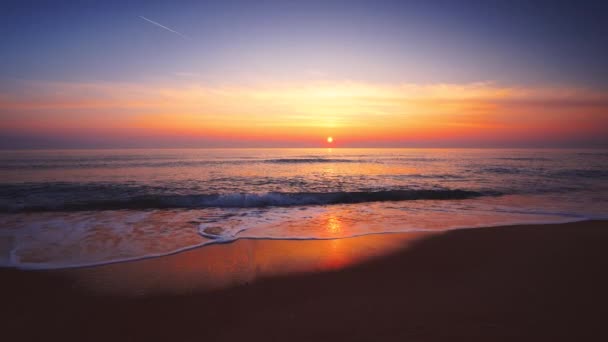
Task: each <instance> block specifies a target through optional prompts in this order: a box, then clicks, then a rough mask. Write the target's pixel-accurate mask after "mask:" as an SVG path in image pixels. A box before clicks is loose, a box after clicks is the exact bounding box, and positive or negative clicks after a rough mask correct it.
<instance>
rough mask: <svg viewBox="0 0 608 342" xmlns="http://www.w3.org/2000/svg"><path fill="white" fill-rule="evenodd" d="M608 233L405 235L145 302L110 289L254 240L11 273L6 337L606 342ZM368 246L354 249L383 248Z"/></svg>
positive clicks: (153, 295) (541, 228)
mask: <svg viewBox="0 0 608 342" xmlns="http://www.w3.org/2000/svg"><path fill="white" fill-rule="evenodd" d="M607 228H608V222H606V221H587V222H579V223H568V224H557V225H533V226H510V227H498V228H484V229H465V230H455V231H450V232H445V233H440V234H433V235H426V236H417V237H416V238H414V239H412V238H403V239H402V240H401V242H400V244H402V246H401V247H400V248H394V249H391V250H390V253H389V254H388V255H385V256H381V257H379V256H375V257H371V258H368V259H366V260H364V261H361V260H359V261H357V262H354V263H346V264H343V265H336V267H335V268H334V269H333V270H328V269H327V268H325V270H322V271H312V269H309V270H308V271H305V270H306V268H303V269H300V270H299V271H298V272H294V273H293V274H289V272H286V271H285V269H287V270H289V269H290V268H289V267H287V266H285V265H283V266H281V267H283V271H280V269H279V266H277V265H278V264H272V263H270V264H268V266H267V267H269V268H270V269H272V268H273V267H274V268H275V269H278V271H277V272H276V274H275V275H272V272H262V273H263V274H264V276H260V277H257V278H248V279H246V280H244V281H243V279H244V278H243V279H241V280H239V281H235V282H234V283H233V284H232V285H227V283H225V282H224V283H222V285H221V286H219V285H218V286H215V287H213V288H210V287H207V288H205V287H204V286H201V287H200V288H198V287H197V286H190V287H182V288H172V287H165V289H167V288H168V289H170V290H169V291H165V292H164V293H162V292H154V291H151V292H150V291H149V292H148V293H141V294H137V293H134V292H132V291H130V290H129V289H132V286H131V287H130V285H129V284H126V285H125V284H124V283H123V286H122V287H121V286H119V285H118V282H114V283H112V282H111V281H108V280H107V279H112V278H113V277H112V276H111V275H112V274H115V275H116V277H115V278H116V279H128V278H125V277H124V274H123V275H121V273H120V271H121V269H122V272H123V273H133V272H134V270H136V269H138V268H145V269H154V265H157V266H158V268H157V272H158V277H161V276H162V272H163V270H167V269H169V268H167V262H169V261H170V265H171V266H172V267H173V269H176V268H177V269H179V267H180V264H181V266H182V267H183V268H184V269H185V270H187V269H188V266H187V265H186V264H185V260H190V261H191V262H194V263H196V262H195V261H196V258H200V257H205V255H207V256H208V255H209V254H208V253H214V254H217V253H226V252H225V251H228V250H231V249H232V250H238V251H239V253H240V252H242V248H243V246H245V245H247V243H251V242H247V241H237V242H235V243H232V244H226V245H218V246H214V247H213V248H215V249H216V250H215V251H213V250H212V249H211V247H206V248H201V249H198V250H193V251H190V252H186V253H182V254H177V255H174V256H169V257H164V258H157V259H149V260H145V261H138V262H130V263H123V264H115V265H109V266H103V267H93V268H84V269H73V270H67V271H61V270H59V271H19V270H14V269H2V270H1V274H2V284H3V285H2V288H3V291H2V292H1V293H2V298H1V302H2V303H3V310H2V312H3V314H2V315H3V316H4V317H3V318H2V326H3V327H2V331H3V335H4V338H6V340H10V341H26V340H27V341H43V340H63V341H83V340H87V341H198V340H201V341H245V340H247V341H251V340H253V341H312V340H325V341H326V340H339V341H378V340H391V341H403V340H412V341H440V340H441V341H445V340H451V341H453V340H462V341H465V340H466V341H488V340H494V341H495V340H505V341H506V340H509V341H513V340H528V341H532V340H534V341H539V340H542V341H555V340H589V341H599V340H604V339H605V338H607V337H608V332H607V331H606V329H605V327H604V323H605V317H606V315H607V314H608V294H607V292H606V289H607V288H608V275H607V273H606V269H608V258H607V257H606V246H607V245H608V229H607ZM397 236H398V235H392V236H391V235H389V236H388V237H389V238H391V239H392V240H393V241H399V239H398V238H397ZM384 237H385V238H386V236H384ZM359 239H360V240H359V242H356V244H359V246H356V245H353V246H351V247H353V248H359V247H360V246H361V244H363V245H365V243H364V241H366V239H368V240H370V239H379V238H378V237H374V236H369V237H364V238H359ZM346 240H348V239H346ZM346 240H342V241H346ZM373 242H374V243H376V244H377V243H379V240H377V241H373ZM255 243H256V244H258V245H260V246H262V247H259V246H258V247H256V248H257V249H256V251H262V250H264V248H269V247H268V246H270V245H273V247H272V248H273V250H274V251H276V248H277V246H283V247H288V248H286V250H294V249H297V248H298V244H301V245H302V246H304V245H305V244H308V245H307V247H306V248H311V249H312V250H315V246H314V245H315V244H318V246H320V248H321V250H322V248H323V247H322V246H323V244H326V243H327V241H305V242H300V241H270V240H258V241H255ZM219 250H223V251H224V252H218V251H219ZM363 250H365V248H363ZM210 251H211V252H210ZM368 251H369V250H368ZM372 254H373V253H372ZM184 255H186V257H184ZM275 257H276V258H279V257H280V255H275ZM184 258H186V259H184ZM289 258H290V257H288V259H289ZM289 260H294V259H293V258H292V259H289ZM146 263H147V264H146ZM163 263H165V264H164V266H163ZM144 265H145V267H144ZM310 265H312V264H310ZM104 267H105V269H104ZM107 267H112V269H111V270H112V271H111V272H108V270H109V269H108V268H107ZM184 272H187V271H184ZM152 273H154V272H152ZM177 273H179V272H176V274H177ZM182 273H183V272H182ZM190 273H196V272H195V271H192V270H191V272H190ZM91 274H97V275H98V277H97V278H95V277H93V278H91ZM103 274H105V275H103ZM135 274H137V273H135ZM83 275H84V276H83ZM211 276H212V275H211V273H209V274H207V275H206V277H211ZM141 277H142V278H145V277H146V276H145V275H141ZM147 277H149V275H148V276H147ZM218 277H219V276H218ZM169 278H176V276H174V275H169ZM220 278H221V277H220ZM82 279H89V280H90V279H97V280H96V283H95V282H94V283H95V284H96V285H95V286H93V285H91V284H90V282H89V283H87V282H83V281H82ZM104 279H106V282H105V283H104ZM192 279H196V277H193V278H192ZM180 281H182V282H186V281H187V280H186V279H180ZM192 281H193V282H194V284H196V282H195V281H194V280H192ZM216 285H217V284H216ZM99 288H102V289H103V288H105V289H107V288H114V289H117V290H116V291H114V292H111V291H110V292H107V291H105V292H104V291H98V289H99ZM95 289H97V290H95ZM125 289H126V290H125ZM171 289H173V290H171Z"/></svg>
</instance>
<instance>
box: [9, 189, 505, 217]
mask: <svg viewBox="0 0 608 342" xmlns="http://www.w3.org/2000/svg"><path fill="white" fill-rule="evenodd" d="M497 194H498V193H495V192H494V193H481V192H477V191H469V190H461V189H428V190H425V189H423V190H381V191H350V192H349V191H345V192H295V193H286V192H269V193H259V194H257V193H230V194H192V195H172V194H166V195H163V194H155V195H141V196H132V197H123V198H120V199H95V198H89V197H87V198H73V197H68V198H61V197H58V198H55V199H50V198H43V199H36V198H31V199H30V200H29V201H18V202H13V201H6V202H4V203H0V211H1V212H23V211H83V210H120V209H169V208H188V209H192V208H257V207H260V208H261V207H287V206H307V205H327V204H351V203H365V202H383V201H408V200H457V199H468V198H474V197H479V196H484V195H497Z"/></svg>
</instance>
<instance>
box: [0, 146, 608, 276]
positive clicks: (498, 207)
mask: <svg viewBox="0 0 608 342" xmlns="http://www.w3.org/2000/svg"><path fill="white" fill-rule="evenodd" d="M591 218H608V151H606V150H505V149H496V150H493V149H480V150H475V149H176V150H166V149H163V150H55V151H51V150H49V151H2V152H0V265H2V266H15V267H22V268H58V267H73V266H84V265H95V264H103V263H109V262H116V261H123V260H132V259H138V258H145V257H151V256H160V255H165V254H169V253H174V252H177V251H180V250H185V249H189V248H193V247H197V246H202V245H205V244H211V243H218V242H227V241H232V240H234V239H239V238H268V239H335V238H345V237H352V236H358V235H365V234H377V233H392V232H410V231H427V230H448V229H455V228H474V227H484V226H496V225H506V224H514V223H549V222H566V221H575V220H583V219H591Z"/></svg>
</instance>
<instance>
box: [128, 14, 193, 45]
mask: <svg viewBox="0 0 608 342" xmlns="http://www.w3.org/2000/svg"><path fill="white" fill-rule="evenodd" d="M139 17H140V18H141V19H143V20H145V21H147V22H149V23H151V24H154V25H156V26H158V27H160V28H163V29H165V30H167V31H169V32H173V33H175V34H177V35H179V36H180V37H182V38H184V39H188V40H189V39H190V37H188V36H186V35H184V34H182V33H179V32H177V31H175V30H174V29H171V28H169V27H167V26H165V25H163V24H160V23H157V22H156V21H154V20H150V19H148V18H146V17H144V16H141V15H140V16H139Z"/></svg>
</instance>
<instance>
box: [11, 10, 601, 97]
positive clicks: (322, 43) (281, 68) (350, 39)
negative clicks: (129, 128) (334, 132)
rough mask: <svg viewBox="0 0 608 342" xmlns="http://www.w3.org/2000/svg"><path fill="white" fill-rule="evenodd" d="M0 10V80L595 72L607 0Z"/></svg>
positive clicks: (575, 80)
mask: <svg viewBox="0 0 608 342" xmlns="http://www.w3.org/2000/svg"><path fill="white" fill-rule="evenodd" d="M0 16H1V18H0V35H1V36H2V40H1V44H2V47H1V48H0V80H1V81H2V82H3V83H6V82H10V81H14V80H45V81H79V82H97V81H120V82H142V81H148V80H164V81H171V80H172V79H175V80H176V82H177V81H179V80H183V79H184V78H193V79H196V80H197V81H200V82H205V83H209V84H213V83H219V84H222V83H230V84H234V83H247V82H255V81H257V80H259V79H264V80H266V79H272V80H292V79H307V78H327V79H346V80H355V81H365V82H385V83H394V82H410V83H462V82H476V81H494V82H499V83H501V84H518V85H520V84H525V85H528V84H552V85H556V84H557V85H560V84H567V85H577V86H592V87H594V86H605V85H607V84H608V62H607V61H608V1H598V2H593V1H318V2H317V1H297V2H296V1H294V2H290V1H214V2H202V1H192V2H180V1H164V2H152V1H141V2H138V1H129V2H126V1H103V2H100V1H39V2H36V1H15V2H10V1H9V2H6V1H3V4H2V5H1V11H0ZM140 16H143V17H145V18H148V19H150V20H152V21H154V22H157V23H159V24H161V25H163V26H166V27H167V28H170V29H171V30H174V31H176V32H179V33H181V34H183V35H184V36H186V37H187V38H184V37H183V36H181V35H179V34H176V33H173V32H171V31H169V30H167V29H164V28H162V27H160V26H158V25H155V24H153V23H151V22H148V21H146V20H144V19H142V18H140Z"/></svg>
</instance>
